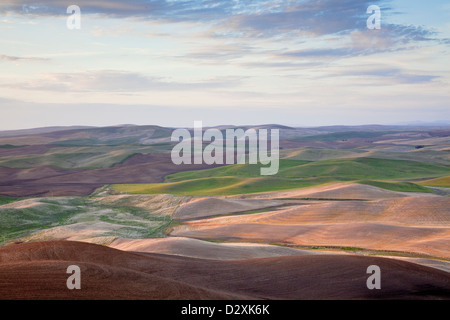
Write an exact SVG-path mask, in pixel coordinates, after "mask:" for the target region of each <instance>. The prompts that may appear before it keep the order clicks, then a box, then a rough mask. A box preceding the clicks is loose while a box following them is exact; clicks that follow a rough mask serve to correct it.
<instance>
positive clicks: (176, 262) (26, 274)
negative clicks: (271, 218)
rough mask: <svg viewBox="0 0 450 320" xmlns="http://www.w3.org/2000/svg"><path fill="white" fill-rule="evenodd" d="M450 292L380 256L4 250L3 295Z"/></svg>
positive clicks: (378, 295) (420, 269) (385, 295)
mask: <svg viewBox="0 0 450 320" xmlns="http://www.w3.org/2000/svg"><path fill="white" fill-rule="evenodd" d="M74 264H75V265H78V266H79V267H80V268H81V290H69V289H67V287H66V280H67V278H68V276H69V275H68V274H66V269H67V267H68V266H69V265H74ZM374 264H375V265H378V266H380V268H381V270H383V278H382V279H383V281H382V289H381V290H368V289H367V286H366V280H367V274H366V270H367V267H368V266H370V265H374ZM330 284H332V285H330ZM448 298H450V274H449V273H446V272H443V271H440V270H436V269H432V268H428V267H424V266H420V265H417V264H412V263H409V262H405V261H399V260H393V259H386V258H378V257H361V256H351V255H293V256H285V257H276V258H263V259H246V260H236V261H214V260H204V259H193V258H186V257H179V256H169V255H160V254H138V253H132V252H125V251H120V250H117V249H112V248H108V247H104V246H98V245H94V244H87V243H81V242H70V241H62V242H61V241H59V242H35V243H27V244H18V245H9V246H5V247H2V248H0V299H448Z"/></svg>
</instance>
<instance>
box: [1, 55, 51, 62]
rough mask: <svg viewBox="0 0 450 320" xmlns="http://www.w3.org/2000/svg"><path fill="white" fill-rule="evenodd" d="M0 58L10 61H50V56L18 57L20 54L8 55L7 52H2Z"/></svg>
mask: <svg viewBox="0 0 450 320" xmlns="http://www.w3.org/2000/svg"><path fill="white" fill-rule="evenodd" d="M0 60H3V61H10V62H19V61H48V60H50V59H48V58H39V57H18V56H8V55H5V54H0Z"/></svg>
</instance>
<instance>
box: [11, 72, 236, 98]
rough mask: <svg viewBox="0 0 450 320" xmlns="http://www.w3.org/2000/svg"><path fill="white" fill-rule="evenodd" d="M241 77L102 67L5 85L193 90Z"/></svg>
mask: <svg viewBox="0 0 450 320" xmlns="http://www.w3.org/2000/svg"><path fill="white" fill-rule="evenodd" d="M240 80H241V78H239V77H218V78H213V79H204V80H201V81H192V82H174V81H169V80H165V79H162V78H157V77H149V76H147V75H144V74H140V73H135V72H128V71H117V70H99V71H85V72H79V73H51V74H45V75H42V77H41V78H40V79H36V80H31V81H27V82H21V83H12V84H8V85H4V86H5V87H9V88H15V89H22V90H40V91H57V92H69V91H70V92H114V93H119V92H128V93H135V92H144V91H155V90H158V91H184V90H192V89H214V88H224V87H231V86H236V85H238V84H239V82H240Z"/></svg>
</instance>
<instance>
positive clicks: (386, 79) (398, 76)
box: [327, 66, 440, 86]
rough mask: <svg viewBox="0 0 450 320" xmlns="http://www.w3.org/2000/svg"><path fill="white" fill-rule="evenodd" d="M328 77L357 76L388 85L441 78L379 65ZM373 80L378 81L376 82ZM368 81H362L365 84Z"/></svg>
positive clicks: (427, 81)
mask: <svg viewBox="0 0 450 320" xmlns="http://www.w3.org/2000/svg"><path fill="white" fill-rule="evenodd" d="M327 77H357V78H358V79H361V78H362V79H364V80H367V81H371V85H375V84H378V85H387V86H391V85H393V84H423V83H430V82H433V81H435V80H437V79H439V78H440V76H435V75H430V74H421V73H419V72H407V71H405V70H402V69H399V68H392V67H386V66H378V67H377V68H374V67H373V66H371V67H370V68H367V67H361V68H358V69H357V70H345V71H341V72H335V73H330V74H328V75H327ZM373 80H376V81H377V82H376V83H374V82H373ZM365 84H366V83H364V84H363V83H361V85H365Z"/></svg>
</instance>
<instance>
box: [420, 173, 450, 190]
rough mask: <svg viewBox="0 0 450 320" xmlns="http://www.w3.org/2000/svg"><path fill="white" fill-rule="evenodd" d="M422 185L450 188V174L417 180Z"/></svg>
mask: <svg viewBox="0 0 450 320" xmlns="http://www.w3.org/2000/svg"><path fill="white" fill-rule="evenodd" d="M417 184H420V185H421V186H430V187H443V188H450V176H448V177H442V178H436V179H430V180H426V181H420V182H417Z"/></svg>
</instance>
